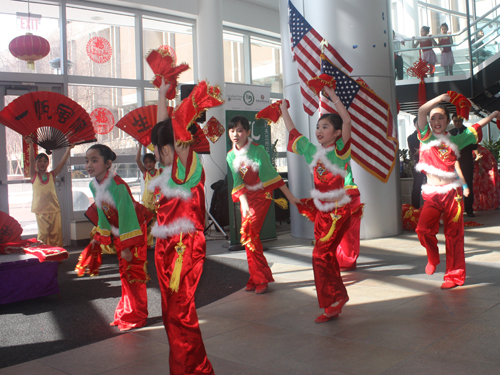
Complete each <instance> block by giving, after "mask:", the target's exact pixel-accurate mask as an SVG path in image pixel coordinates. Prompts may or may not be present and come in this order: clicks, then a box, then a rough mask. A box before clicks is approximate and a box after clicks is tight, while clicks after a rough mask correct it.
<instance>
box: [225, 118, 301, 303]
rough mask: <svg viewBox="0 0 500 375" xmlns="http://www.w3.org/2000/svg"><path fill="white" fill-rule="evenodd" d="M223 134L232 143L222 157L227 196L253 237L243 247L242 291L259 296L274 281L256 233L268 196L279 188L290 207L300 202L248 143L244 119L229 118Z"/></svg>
mask: <svg viewBox="0 0 500 375" xmlns="http://www.w3.org/2000/svg"><path fill="white" fill-rule="evenodd" d="M227 131H228V134H229V138H230V139H231V142H233V148H232V150H231V151H229V152H228V154H227V158H226V159H227V163H228V164H229V168H230V169H231V172H232V175H233V191H232V194H231V195H232V197H233V201H234V202H236V201H238V200H239V201H240V206H241V222H242V226H243V223H244V221H245V220H247V219H248V218H249V217H250V218H251V219H250V220H251V221H250V225H251V229H250V232H251V233H252V234H253V236H250V237H251V241H250V242H248V243H247V244H246V245H245V248H246V253H247V260H248V270H249V272H250V278H249V279H248V282H247V285H246V288H245V290H246V291H254V290H255V293H256V294H262V293H265V292H266V291H267V287H268V283H270V282H273V281H274V279H273V275H272V272H271V269H270V268H269V265H268V264H267V260H266V257H265V256H264V250H263V247H262V243H261V242H260V230H261V229H262V225H263V224H264V219H265V217H266V214H267V211H268V210H269V206H270V205H271V202H272V196H271V193H272V191H273V190H274V189H277V188H279V189H280V190H281V191H282V192H283V193H284V194H285V196H286V197H287V198H288V200H289V201H290V202H291V203H292V204H297V203H300V200H299V199H297V198H295V197H294V196H293V195H292V193H291V192H290V190H288V188H287V187H286V185H285V183H284V182H283V180H282V179H281V176H280V175H279V174H278V172H277V171H276V169H274V167H273V166H272V164H271V159H270V158H269V154H268V153H267V152H266V150H265V148H264V146H259V145H257V144H256V143H252V140H251V138H249V137H250V133H251V131H250V124H249V122H248V119H247V118H246V117H244V116H236V117H233V118H232V119H231V121H230V122H229V125H228V126H227Z"/></svg>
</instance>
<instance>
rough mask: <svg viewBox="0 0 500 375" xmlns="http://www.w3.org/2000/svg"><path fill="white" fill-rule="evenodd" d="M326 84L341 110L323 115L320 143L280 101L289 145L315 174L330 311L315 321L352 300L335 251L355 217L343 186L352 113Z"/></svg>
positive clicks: (323, 303)
mask: <svg viewBox="0 0 500 375" xmlns="http://www.w3.org/2000/svg"><path fill="white" fill-rule="evenodd" d="M324 90H325V91H326V93H327V94H328V96H330V98H331V99H332V101H333V105H334V106H335V109H336V110H337V112H338V113H339V114H340V116H339V115H337V114H325V115H323V116H321V118H320V119H319V121H318V124H317V125H316V138H317V140H318V142H319V144H320V145H319V146H315V145H313V144H312V143H311V142H309V140H308V139H307V138H306V137H304V136H303V135H302V134H300V133H299V132H298V131H297V129H296V128H295V125H294V123H293V121H292V118H291V117H290V114H289V113H288V109H287V106H286V104H283V105H282V106H281V111H282V113H283V120H284V121H285V125H286V128H287V130H288V131H289V132H290V135H289V141H288V151H291V152H294V153H296V154H299V155H304V157H305V159H306V162H307V163H308V164H309V166H310V168H311V170H312V173H313V176H314V190H312V191H311V196H312V198H314V205H315V207H316V208H317V210H318V211H317V213H316V217H315V221H314V238H315V239H316V244H315V246H314V250H313V260H312V262H313V270H314V282H315V284H316V293H317V295H318V302H319V307H320V308H323V309H325V313H324V314H322V315H320V316H318V317H317V318H316V320H315V322H316V323H324V322H327V321H329V320H331V319H332V318H335V317H336V316H338V315H339V314H340V313H341V312H342V307H343V306H344V305H345V303H346V302H347V301H348V300H349V297H348V296H347V290H346V288H345V286H344V283H343V282H342V277H341V276H340V269H339V264H338V262H337V258H336V255H335V253H336V250H337V247H338V245H339V243H340V240H341V239H342V236H343V235H344V233H345V232H346V230H347V229H348V228H349V224H350V221H351V205H350V204H349V202H350V200H351V199H350V198H349V196H348V195H347V194H346V191H345V189H344V179H345V177H346V172H345V167H346V164H347V163H348V162H349V159H350V150H351V149H350V139H351V118H350V116H349V113H348V112H347V110H346V109H345V107H344V105H343V104H342V102H341V101H340V99H339V98H338V96H337V95H336V94H335V90H333V89H331V88H329V87H325V89H324ZM283 103H286V101H283ZM339 137H341V138H342V141H343V147H342V146H339V143H335V141H336V140H337V139H338V138H339Z"/></svg>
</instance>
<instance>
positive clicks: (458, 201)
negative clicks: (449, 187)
mask: <svg viewBox="0 0 500 375" xmlns="http://www.w3.org/2000/svg"><path fill="white" fill-rule="evenodd" d="M455 201H456V202H457V205H458V210H457V214H456V215H455V217H454V218H453V219H452V220H451V221H452V222H454V223H456V222H457V221H458V219H460V215H462V205H461V204H460V202H461V201H462V196H461V195H460V194H458V190H457V196H456V197H455Z"/></svg>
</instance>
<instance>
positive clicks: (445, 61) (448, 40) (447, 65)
mask: <svg viewBox="0 0 500 375" xmlns="http://www.w3.org/2000/svg"><path fill="white" fill-rule="evenodd" d="M441 34H444V35H446V34H448V24H447V23H446V22H445V23H442V24H441ZM450 44H453V37H451V36H447V37H444V38H439V45H440V46H446V47H441V66H442V67H443V68H444V75H445V76H448V75H450V76H452V75H453V65H454V64H455V59H454V58H453V51H452V50H451V46H450Z"/></svg>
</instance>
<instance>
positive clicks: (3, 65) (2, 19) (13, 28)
mask: <svg viewBox="0 0 500 375" xmlns="http://www.w3.org/2000/svg"><path fill="white" fill-rule="evenodd" d="M28 9H29V12H30V14H31V15H32V17H30V18H29V19H28V17H26V14H27V13H28ZM20 13H23V14H24V15H22V14H20ZM0 24H1V25H2V38H1V39H0V71H2V72H14V73H39V74H40V73H41V74H58V73H60V71H59V70H58V69H53V68H52V67H51V64H50V63H51V62H53V63H54V62H55V63H57V61H58V60H59V59H60V57H61V35H60V34H61V33H60V29H59V6H57V5H47V4H39V3H29V8H28V3H26V2H20V1H11V0H7V1H3V2H2V6H1V7H0ZM27 32H31V33H32V34H33V35H36V36H40V37H43V38H45V39H46V40H47V41H48V42H49V45H50V52H49V54H48V55H47V56H45V57H44V58H43V59H40V60H37V61H36V62H35V70H32V69H29V68H28V63H27V62H26V61H23V60H19V59H17V58H16V57H14V56H13V55H12V54H11V53H10V51H9V43H10V41H11V40H12V39H14V38H16V37H18V36H22V35H25V34H26V33H27ZM56 65H57V64H56Z"/></svg>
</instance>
